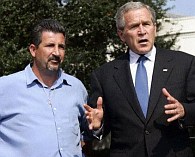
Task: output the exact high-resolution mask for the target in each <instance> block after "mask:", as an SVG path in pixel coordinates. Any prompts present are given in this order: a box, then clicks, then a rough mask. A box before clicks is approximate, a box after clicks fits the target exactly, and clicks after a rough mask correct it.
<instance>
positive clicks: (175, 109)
mask: <svg viewBox="0 0 195 157" xmlns="http://www.w3.org/2000/svg"><path fill="white" fill-rule="evenodd" d="M162 92H163V94H164V96H165V97H166V98H167V101H168V104H166V105H165V106H164V108H165V114H168V115H173V116H172V117H171V118H168V119H167V121H168V122H172V121H174V120H176V119H180V118H182V117H184V115H185V110H184V107H183V105H182V104H181V103H180V102H179V101H178V100H177V99H175V98H174V97H172V96H171V95H170V94H169V92H168V91H167V90H166V89H165V88H163V89H162Z"/></svg>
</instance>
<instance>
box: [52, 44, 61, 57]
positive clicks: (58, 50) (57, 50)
mask: <svg viewBox="0 0 195 157" xmlns="http://www.w3.org/2000/svg"><path fill="white" fill-rule="evenodd" d="M53 54H55V55H56V56H59V55H60V49H59V47H58V46H55V48H54V51H53Z"/></svg>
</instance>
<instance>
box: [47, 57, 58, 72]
mask: <svg viewBox="0 0 195 157" xmlns="http://www.w3.org/2000/svg"><path fill="white" fill-rule="evenodd" d="M50 61H51V62H50ZM52 61H55V62H56V63H55V64H52ZM60 63H61V59H60V57H58V56H52V57H50V58H49V60H48V62H47V69H48V70H50V71H58V70H59V69H60Z"/></svg>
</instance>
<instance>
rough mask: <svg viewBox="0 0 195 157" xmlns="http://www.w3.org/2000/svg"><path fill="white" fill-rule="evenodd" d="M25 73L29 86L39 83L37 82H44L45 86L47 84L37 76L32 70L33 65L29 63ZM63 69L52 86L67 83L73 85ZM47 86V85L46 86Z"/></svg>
mask: <svg viewBox="0 0 195 157" xmlns="http://www.w3.org/2000/svg"><path fill="white" fill-rule="evenodd" d="M24 71H25V75H26V84H27V86H30V85H33V84H37V82H39V83H40V84H42V85H43V86H44V87H45V86H46V85H44V84H43V83H42V82H40V81H39V79H38V78H37V76H36V75H35V74H34V72H33V71H32V68H31V65H30V64H29V65H27V66H26V68H25V70H24ZM62 73H63V70H62V69H60V70H59V77H58V79H57V80H56V81H55V82H54V84H53V85H52V87H51V88H56V87H58V86H59V85H61V84H65V85H69V86H71V85H70V84H69V83H68V82H67V80H66V76H65V75H63V74H62ZM46 87H47V86H46Z"/></svg>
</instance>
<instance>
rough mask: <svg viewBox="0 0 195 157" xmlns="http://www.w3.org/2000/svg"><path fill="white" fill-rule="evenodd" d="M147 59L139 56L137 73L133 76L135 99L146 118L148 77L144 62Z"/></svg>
mask: <svg viewBox="0 0 195 157" xmlns="http://www.w3.org/2000/svg"><path fill="white" fill-rule="evenodd" d="M147 59H148V58H147V57H145V56H140V57H139V59H138V61H137V63H138V66H137V72H136V76H135V90H136V93H137V97H138V100H139V103H140V105H141V108H142V111H143V113H144V116H145V117H146V114H147V109H148V97H149V94H148V77H147V72H146V68H145V66H144V61H146V60H147Z"/></svg>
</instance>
